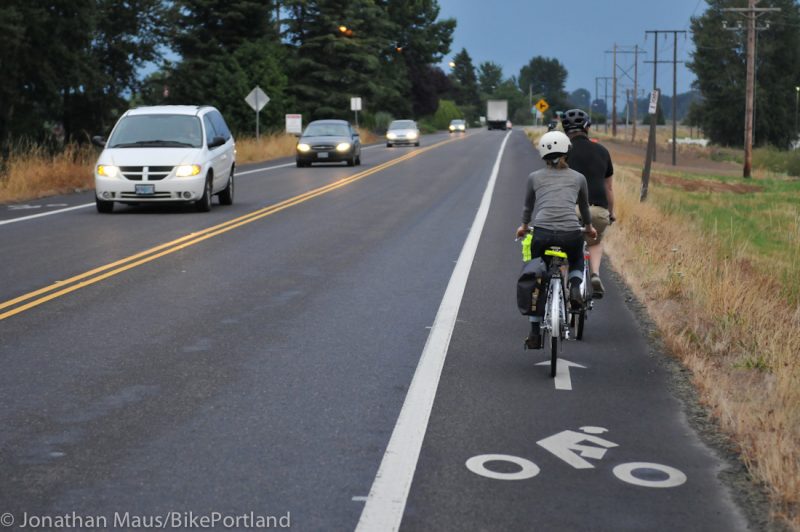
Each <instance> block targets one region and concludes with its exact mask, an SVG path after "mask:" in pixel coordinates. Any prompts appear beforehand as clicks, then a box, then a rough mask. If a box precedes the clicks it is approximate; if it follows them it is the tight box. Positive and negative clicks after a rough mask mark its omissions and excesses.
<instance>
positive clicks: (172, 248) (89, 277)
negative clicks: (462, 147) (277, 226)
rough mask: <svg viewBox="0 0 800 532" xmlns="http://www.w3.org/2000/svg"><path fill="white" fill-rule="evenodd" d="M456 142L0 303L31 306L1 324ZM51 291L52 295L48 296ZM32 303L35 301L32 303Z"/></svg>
mask: <svg viewBox="0 0 800 532" xmlns="http://www.w3.org/2000/svg"><path fill="white" fill-rule="evenodd" d="M454 140H456V139H448V140H444V141H441V142H438V143H436V144H433V145H431V146H428V147H425V148H422V149H420V150H415V151H413V152H410V153H408V154H406V155H403V156H401V157H397V158H395V159H392V160H390V161H387V162H385V163H381V164H379V165H377V166H374V167H372V168H370V169H368V170H365V171H363V172H359V173H357V174H354V175H352V176H349V177H345V178H342V179H340V180H338V181H334V182H333V183H329V184H327V185H324V186H321V187H318V188H315V189H313V190H309V191H308V192H304V193H303V194H299V195H297V196H293V197H291V198H288V199H286V200H283V201H280V202H278V203H274V204H272V205H268V206H266V207H263V208H261V209H258V210H255V211H253V212H250V213H248V214H245V215H242V216H239V217H238V218H234V219H232V220H228V221H226V222H223V223H220V224H217V225H215V226H212V227H208V228H206V229H203V230H201V231H198V232H196V233H190V234H188V235H186V236H182V237H180V238H178V239H175V240H172V241H170V242H166V243H164V244H159V245H158V246H155V247H152V248H150V249H147V250H144V251H141V252H139V253H136V254H134V255H131V256H129V257H125V258H124V259H120V260H117V261H114V262H112V263H109V264H106V265H104V266H100V267H98V268H94V269H92V270H89V271H87V272H85V273H82V274H80V275H76V276H74V277H70V278H69V279H65V280H63V281H57V282H55V283H53V284H52V285H49V286H46V287H44V288H40V289H38V290H35V291H33V292H29V293H27V294H24V295H21V296H19V297H16V298H14V299H10V300H8V301H5V302H3V303H1V304H0V310H2V309H5V308H9V307H14V306H15V305H18V304H19V303H23V302H25V301H28V303H25V304H23V305H20V306H17V307H15V308H13V309H11V310H8V311H6V312H4V313H2V314H0V321H1V320H4V319H6V318H10V317H11V316H14V315H16V314H19V313H21V312H24V311H26V310H28V309H31V308H33V307H37V306H39V305H41V304H43V303H46V302H48V301H51V300H53V299H56V298H58V297H61V296H63V295H66V294H69V293H71V292H74V291H76V290H79V289H81V288H84V287H87V286H90V285H93V284H95V283H98V282H100V281H102V280H104V279H108V278H109V277H113V276H114V275H117V274H120V273H122V272H125V271H127V270H130V269H132V268H135V267H137V266H141V265H142V264H146V263H148V262H151V261H154V260H156V259H158V258H160V257H163V256H165V255H169V254H171V253H174V252H176V251H179V250H181V249H185V248H187V247H189V246H193V245H195V244H197V243H199V242H202V241H204V240H207V239H209V238H212V237H215V236H218V235H221V234H223V233H227V232H228V231H231V230H233V229H235V228H237V227H241V226H243V225H246V224H249V223H252V222H254V221H256V220H260V219H262V218H264V217H266V216H270V215H272V214H275V213H277V212H280V211H282V210H284V209H288V208H289V207H293V206H295V205H299V204H300V203H304V202H306V201H308V200H310V199H313V198H316V197H318V196H322V195H323V194H327V193H328V192H331V191H333V190H336V189H339V188H342V187H344V186H347V185H349V184H351V183H355V182H356V181H359V180H361V179H363V178H365V177H367V176H370V175H372V174H375V173H378V172H380V171H382V170H385V169H387V168H389V167H391V166H394V165H396V164H400V163H401V162H403V161H406V160H408V159H411V158H412V157H416V156H418V155H419V154H421V153H425V152H427V151H429V150H432V149H434V148H437V147H439V146H442V145H444V144H448V143H450V142H453V141H454ZM103 272H105V273H103ZM97 274H101V275H97ZM68 285H69V286H68ZM54 290H55V291H54ZM48 292H51V293H49V294H48ZM43 294H47V295H45V296H43V297H40V298H38V299H35V298H37V297H38V296H41V295H43ZM29 300H31V301H29Z"/></svg>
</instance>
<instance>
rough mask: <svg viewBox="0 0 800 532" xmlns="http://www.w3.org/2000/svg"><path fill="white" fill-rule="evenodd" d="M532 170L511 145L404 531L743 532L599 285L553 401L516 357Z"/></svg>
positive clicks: (662, 375) (545, 380) (522, 326)
mask: <svg viewBox="0 0 800 532" xmlns="http://www.w3.org/2000/svg"><path fill="white" fill-rule="evenodd" d="M540 166H541V163H540V161H539V160H538V157H537V154H536V152H535V151H534V149H533V147H532V146H531V145H530V143H528V142H527V140H526V139H525V137H524V136H522V135H514V136H512V137H511V138H510V139H509V145H508V148H507V150H506V153H505V156H504V158H503V161H502V164H501V166H500V173H499V175H498V181H497V185H496V189H495V193H494V198H493V201H492V206H491V209H490V212H489V217H488V219H487V222H486V226H485V228H484V231H483V235H482V238H481V241H480V244H479V246H478V251H477V255H476V257H475V261H474V263H473V266H472V270H471V273H470V276H469V281H468V283H467V286H466V291H465V294H464V298H463V300H462V303H461V308H460V311H459V315H458V321H457V323H456V326H455V329H454V331H453V336H452V339H451V342H450V347H449V351H448V354H447V359H446V361H445V365H444V370H443V373H442V376H441V380H440V381H439V387H438V391H437V395H436V400H435V403H434V406H433V411H432V414H431V418H430V422H429V424H428V427H427V432H426V435H425V440H424V443H423V447H422V450H421V453H420V457H419V461H418V462H417V468H416V473H415V476H414V480H413V483H412V485H411V491H410V494H409V497H408V500H407V504H406V507H405V513H404V516H403V520H402V525H401V528H402V529H403V530H615V531H618V530H645V529H646V530H674V529H676V528H680V529H681V530H743V529H746V528H747V523H746V521H745V519H744V517H743V515H742V512H740V511H739V509H738V508H737V507H736V506H735V504H734V503H733V501H732V498H731V496H730V494H729V492H728V489H727V488H726V487H725V486H724V485H723V484H722V482H721V481H720V480H719V478H718V475H719V473H720V472H721V471H722V470H723V469H724V468H725V467H726V466H725V464H724V463H723V462H722V461H721V460H720V459H719V458H718V457H717V456H716V455H715V453H714V452H713V451H712V450H711V449H709V448H708V447H706V446H705V445H704V444H703V443H702V442H701V440H700V438H699V437H698V436H697V434H696V433H695V432H694V431H693V430H692V428H691V427H690V426H689V424H688V422H687V419H686V416H685V414H684V412H683V406H682V404H681V403H680V402H679V401H678V400H677V399H675V398H674V397H673V396H672V395H671V393H670V391H669V386H668V383H669V378H670V377H669V374H668V371H667V369H665V367H664V366H663V365H662V364H659V362H658V360H657V358H656V357H657V356H660V355H656V356H653V355H650V354H649V353H651V349H650V347H649V344H648V342H647V339H646V337H645V335H644V333H643V332H642V331H641V329H640V328H639V327H638V326H637V318H636V316H635V315H634V314H633V313H632V312H631V311H630V309H629V308H628V307H627V306H626V304H625V301H624V294H623V292H622V288H621V287H620V286H618V285H617V284H616V283H615V282H614V280H613V279H612V278H611V277H610V276H609V275H608V272H607V271H604V272H603V277H604V283H605V284H606V290H607V295H606V297H605V298H604V299H603V300H601V301H598V302H597V303H596V305H595V308H594V310H593V311H592V312H591V313H590V316H589V320H588V321H587V324H586V329H585V333H584V341H582V342H577V341H570V342H567V343H566V344H565V345H564V347H563V350H562V352H561V357H562V359H561V360H562V367H561V368H560V369H559V371H560V375H559V376H560V379H557V381H558V382H559V387H560V388H561V389H556V380H553V379H550V378H549V367H548V366H547V365H543V366H537V364H538V363H540V362H546V361H547V355H546V354H545V352H544V351H542V350H536V351H523V349H522V344H523V339H524V337H525V335H526V334H527V330H528V325H527V322H526V319H525V318H524V317H522V316H520V315H519V313H518V311H517V310H516V306H515V280H516V276H517V274H518V273H519V269H520V266H521V261H520V252H519V244H518V243H514V242H513V231H514V229H515V228H516V227H517V225H518V223H519V217H520V213H521V210H522V193H523V187H524V183H525V179H526V177H527V175H528V173H529V172H530V171H532V170H534V169H536V168H539V167H540ZM569 363H571V364H575V365H570V367H569V368H566V367H565V366H566V365H568V364H569ZM567 372H568V373H567Z"/></svg>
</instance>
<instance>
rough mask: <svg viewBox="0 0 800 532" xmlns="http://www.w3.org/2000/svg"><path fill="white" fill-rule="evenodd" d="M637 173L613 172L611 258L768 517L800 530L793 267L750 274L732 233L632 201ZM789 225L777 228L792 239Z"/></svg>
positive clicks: (799, 368)
mask: <svg viewBox="0 0 800 532" xmlns="http://www.w3.org/2000/svg"><path fill="white" fill-rule="evenodd" d="M640 171H641V169H640V168H625V167H617V173H616V174H615V187H614V188H615V204H616V207H615V210H616V211H617V216H618V218H619V220H620V222H619V223H618V224H617V225H615V227H614V229H615V230H614V231H611V234H610V235H609V238H608V247H607V251H608V253H609V255H610V257H611V258H612V259H611V260H612V262H613V264H614V266H615V268H616V269H617V270H618V271H619V272H620V273H621V274H622V275H623V276H624V277H625V279H626V280H627V282H628V284H629V285H630V286H631V288H632V289H633V290H634V291H635V292H636V293H637V295H638V297H639V298H640V299H641V300H642V301H643V302H645V303H646V305H647V307H648V310H649V312H650V314H651V316H652V317H653V319H654V320H655V321H656V323H657V324H658V326H659V328H660V330H661V332H662V334H663V337H664V340H665V343H666V345H667V346H668V348H669V350H670V351H671V352H672V353H673V354H674V355H675V356H677V357H678V358H679V359H680V360H681V361H682V362H683V363H684V364H685V365H686V366H687V367H688V368H690V369H691V370H692V372H693V375H694V383H695V385H696V386H697V388H698V390H699V393H700V397H701V400H702V401H703V402H704V404H706V406H707V407H708V408H709V409H710V410H711V411H712V412H713V413H714V415H715V416H716V418H717V419H718V421H719V424H720V426H721V427H722V428H723V430H725V431H726V432H728V433H729V434H730V435H731V436H732V438H733V440H734V441H735V442H736V443H737V444H738V446H739V449H740V452H741V456H742V458H743V460H744V461H745V463H746V465H747V467H748V469H749V470H750V472H751V474H752V475H753V477H754V478H755V479H757V480H759V481H762V482H764V483H765V485H766V486H768V489H769V490H770V495H771V498H772V502H773V503H774V504H773V513H774V515H775V516H777V517H781V518H784V519H786V520H787V521H788V522H789V523H790V526H792V527H793V528H795V529H797V530H800V444H799V443H798V442H800V357H798V353H800V305H798V304H797V302H796V301H795V302H794V303H792V302H790V301H789V299H788V298H787V296H786V291H785V287H786V285H784V284H783V283H784V282H786V283H796V282H797V277H798V275H797V274H798V271H799V270H800V265H798V264H797V261H796V260H795V261H794V266H793V267H794V275H792V276H790V277H788V278H787V279H785V280H782V279H780V278H778V277H777V276H775V275H773V274H774V271H775V270H774V269H771V268H769V267H760V266H757V265H758V264H759V263H760V262H761V261H758V260H755V259H756V257H755V255H758V253H755V252H754V251H753V249H752V248H751V247H750V246H748V245H747V244H746V241H744V240H743V241H742V242H743V243H742V244H741V245H738V246H737V245H735V244H734V245H732V244H731V241H732V240H733V238H734V237H735V236H736V235H735V234H727V233H725V234H722V233H723V232H718V233H715V232H713V231H709V230H708V229H705V228H704V225H703V224H702V223H698V222H697V221H696V220H695V221H693V220H692V219H691V217H690V216H688V215H686V214H685V213H681V212H680V211H675V210H674V209H669V208H665V205H664V204H663V202H664V200H665V197H664V196H660V195H659V193H658V188H657V187H653V188H651V197H650V199H649V200H648V202H647V203H644V204H642V203H639V174H640ZM755 215H757V213H755ZM797 224H800V219H797V220H795V226H794V227H785V228H783V230H786V231H792V232H794V233H795V234H797V233H798V232H799V231H800V226H798V225H797ZM731 232H732V233H735V232H736V228H735V227H732V228H731ZM733 242H736V241H735V240H733ZM785 252H788V253H790V254H791V252H792V251H791V250H786V251H785Z"/></svg>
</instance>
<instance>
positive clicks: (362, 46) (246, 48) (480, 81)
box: [0, 0, 567, 147]
mask: <svg viewBox="0 0 800 532" xmlns="http://www.w3.org/2000/svg"><path fill="white" fill-rule="evenodd" d="M439 12H440V7H439V4H438V2H437V0H128V1H126V2H119V1H118V0H50V1H44V0H4V2H2V4H1V5H0V69H1V70H2V72H3V74H4V75H3V76H2V77H0V145H2V146H4V147H7V146H8V145H9V143H11V142H13V141H16V140H19V139H32V140H34V141H36V142H39V143H46V142H53V141H54V139H57V140H58V141H59V142H60V143H63V142H71V141H77V142H86V141H87V140H88V139H89V138H90V137H91V136H92V135H94V134H98V133H106V132H108V131H109V129H110V128H111V127H112V126H113V124H114V122H115V121H116V119H117V118H118V117H119V116H120V114H122V113H123V112H124V111H125V110H127V109H128V108H130V107H131V106H137V105H156V104H188V103H192V104H210V105H214V106H216V107H217V108H219V109H220V110H221V111H222V112H223V114H224V115H225V117H226V119H227V120H228V122H229V123H230V125H231V128H232V129H233V130H234V131H237V132H250V131H251V130H252V127H253V122H254V113H253V111H252V110H251V109H250V108H249V107H248V106H247V105H246V104H245V103H244V101H243V98H244V96H245V95H246V94H247V93H248V92H249V91H250V90H251V89H252V88H253V87H255V86H257V85H258V86H260V87H261V88H262V89H263V90H264V91H265V92H266V93H267V94H268V95H269V97H270V102H269V104H268V105H267V106H266V107H265V108H264V110H263V111H262V115H261V119H262V123H263V124H267V127H270V125H271V126H272V127H273V128H274V129H282V127H283V117H284V114H285V113H287V112H293V113H301V114H302V115H303V119H304V122H308V121H309V120H313V119H316V118H323V117H328V118H329V117H337V118H351V117H352V113H351V112H350V110H349V103H350V98H351V97H353V96H359V97H361V98H362V100H363V103H364V115H365V116H364V118H366V119H367V122H368V123H369V121H370V120H372V121H373V122H375V121H379V120H378V119H380V118H381V117H382V118H383V119H384V121H385V120H386V119H387V117H389V116H393V117H414V118H424V117H427V118H428V119H429V121H430V123H431V124H432V125H433V126H434V127H443V124H444V125H446V123H447V122H448V121H449V119H451V118H454V117H466V118H468V119H469V120H471V121H477V120H478V117H479V116H480V115H482V114H484V111H483V109H484V106H485V102H486V100H487V99H489V98H504V99H508V100H509V103H510V118H512V119H514V120H516V121H527V120H526V119H529V118H530V116H531V113H530V107H529V101H528V97H529V93H530V94H532V95H533V96H534V97H535V98H536V99H538V98H541V97H546V98H547V100H548V101H549V102H550V103H551V105H555V106H556V107H558V105H559V104H560V102H564V101H566V98H567V97H566V93H565V91H564V82H565V80H566V75H567V73H566V69H564V67H563V65H561V64H560V63H559V62H558V60H556V59H547V58H542V57H537V58H534V59H532V60H531V62H530V64H528V65H526V66H525V67H523V68H522V70H521V71H520V73H519V76H510V77H508V78H506V77H504V75H503V72H502V68H501V67H500V66H499V65H497V64H495V63H492V62H486V63H483V64H481V65H479V66H478V67H477V68H476V67H475V66H474V65H473V63H472V59H471V57H470V56H469V54H468V53H467V51H466V50H461V51H460V52H459V53H458V54H456V55H455V56H454V57H453V58H452V61H453V66H452V67H451V68H450V71H449V72H445V71H443V70H442V69H441V68H440V67H439V66H438V64H439V63H440V62H441V61H442V60H443V58H445V57H446V56H447V54H449V53H450V45H451V43H452V38H453V31H454V30H455V27H456V21H455V20H454V19H442V18H440V17H439ZM143 73H145V74H143ZM535 101H536V100H534V102H535Z"/></svg>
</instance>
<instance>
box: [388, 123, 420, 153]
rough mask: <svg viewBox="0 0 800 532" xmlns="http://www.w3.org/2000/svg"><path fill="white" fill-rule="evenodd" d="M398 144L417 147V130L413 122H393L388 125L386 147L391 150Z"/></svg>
mask: <svg viewBox="0 0 800 532" xmlns="http://www.w3.org/2000/svg"><path fill="white" fill-rule="evenodd" d="M398 144H405V145H408V146H419V128H417V123H416V122H414V121H413V120H395V121H393V122H392V123H391V124H389V130H388V131H387V132H386V147H387V148H391V147H392V146H397V145H398Z"/></svg>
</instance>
